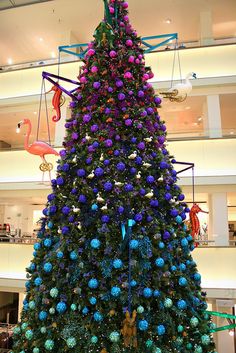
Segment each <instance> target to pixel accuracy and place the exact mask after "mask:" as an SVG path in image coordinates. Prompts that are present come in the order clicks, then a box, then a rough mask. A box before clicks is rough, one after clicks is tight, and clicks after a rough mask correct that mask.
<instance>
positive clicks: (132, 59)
mask: <svg viewBox="0 0 236 353" xmlns="http://www.w3.org/2000/svg"><path fill="white" fill-rule="evenodd" d="M134 60H135V57H134V56H133V55H130V57H129V59H128V62H129V63H133V62H134Z"/></svg>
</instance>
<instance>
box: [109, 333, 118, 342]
mask: <svg viewBox="0 0 236 353" xmlns="http://www.w3.org/2000/svg"><path fill="white" fill-rule="evenodd" d="M109 339H110V340H111V342H118V341H119V340H120V334H119V332H117V331H113V332H111V333H110V335H109Z"/></svg>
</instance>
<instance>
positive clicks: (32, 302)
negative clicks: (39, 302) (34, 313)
mask: <svg viewBox="0 0 236 353" xmlns="http://www.w3.org/2000/svg"><path fill="white" fill-rule="evenodd" d="M29 308H30V309H34V308H35V301H34V300H31V301H30V302H29Z"/></svg>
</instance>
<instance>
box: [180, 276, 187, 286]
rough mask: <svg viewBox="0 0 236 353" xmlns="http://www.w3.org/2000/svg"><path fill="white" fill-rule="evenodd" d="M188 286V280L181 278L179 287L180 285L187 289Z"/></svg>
mask: <svg viewBox="0 0 236 353" xmlns="http://www.w3.org/2000/svg"><path fill="white" fill-rule="evenodd" d="M187 284H188V281H187V279H186V278H185V277H180V278H179V285H180V286H181V287H186V286H187Z"/></svg>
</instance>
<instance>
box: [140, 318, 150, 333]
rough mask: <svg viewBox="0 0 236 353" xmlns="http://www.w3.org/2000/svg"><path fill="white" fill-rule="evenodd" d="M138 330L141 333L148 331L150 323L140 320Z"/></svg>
mask: <svg viewBox="0 0 236 353" xmlns="http://www.w3.org/2000/svg"><path fill="white" fill-rule="evenodd" d="M138 328H139V330H140V331H146V330H147V329H148V322H147V320H140V321H139V323H138Z"/></svg>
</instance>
